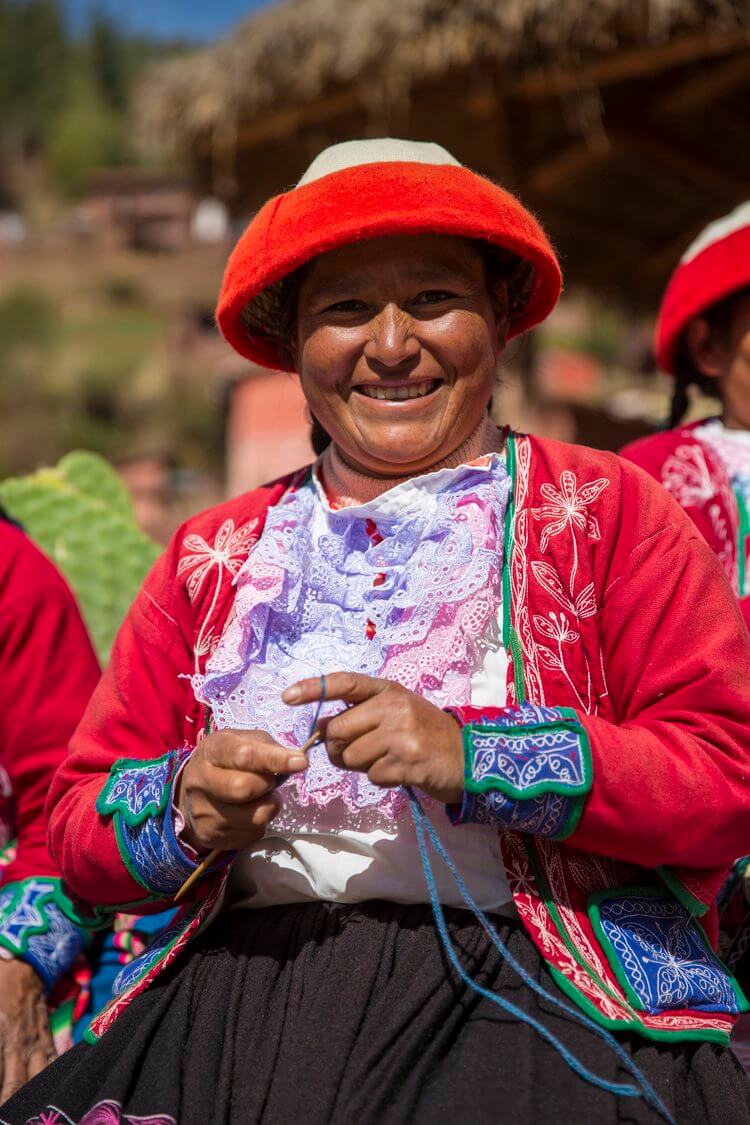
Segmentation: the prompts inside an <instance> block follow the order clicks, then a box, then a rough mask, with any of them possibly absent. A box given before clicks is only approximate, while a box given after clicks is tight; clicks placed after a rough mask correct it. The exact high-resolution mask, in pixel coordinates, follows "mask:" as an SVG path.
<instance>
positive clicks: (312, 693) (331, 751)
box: [282, 672, 464, 804]
mask: <svg viewBox="0 0 750 1125" xmlns="http://www.w3.org/2000/svg"><path fill="white" fill-rule="evenodd" d="M321 690H322V682H321V679H320V677H316V678H315V679H313V680H300V682H299V683H297V684H292V685H291V687H288V688H287V690H286V691H285V692H284V694H283V696H282V698H283V700H284V702H285V703H290V704H292V705H293V706H297V705H299V704H301V703H314V702H316V701H317V700H319V699H320V698H321ZM325 698H326V700H327V701H329V700H331V699H340V700H343V701H344V702H345V703H350V704H353V706H351V707H350V708H349V710H347V711H343V712H342V713H341V714H340V715H336V717H335V718H333V719H328V720H324V721H322V722H321V724H320V726H321V729H322V731H323V734H324V737H325V743H326V749H327V750H328V755H329V757H330V759H331V761H332V762H333V763H334V765H337V766H340V767H341V768H342V769H348V770H359V771H360V772H362V773H366V774H367V776H368V777H369V779H370V781H371V782H372V783H373V784H374V785H381V786H383V787H391V786H396V785H414V786H416V787H417V788H419V789H421V790H422V791H423V792H425V793H427V794H429V796H431V797H434V798H435V799H436V800H438V801H444V802H445V803H446V804H457V803H458V802H460V801H461V799H462V796H463V791H464V785H463V770H464V763H463V746H462V740H461V728H460V727H459V725H458V723H457V722H456V720H455V719H454V718H452V717H451V716H450V715H448V714H447V713H446V712H445V711H441V710H440V708H439V707H436V706H435V705H434V704H433V703H428V702H427V700H426V699H422V698H421V697H420V696H418V695H415V694H414V692H412V691H407V689H406V688H404V687H401V685H400V684H395V683H392V682H391V681H390V680H376V679H374V678H373V677H372V676H360V675H357V674H356V673H354V672H334V673H333V675H330V676H326V692H325Z"/></svg>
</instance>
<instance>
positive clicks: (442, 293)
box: [414, 289, 455, 305]
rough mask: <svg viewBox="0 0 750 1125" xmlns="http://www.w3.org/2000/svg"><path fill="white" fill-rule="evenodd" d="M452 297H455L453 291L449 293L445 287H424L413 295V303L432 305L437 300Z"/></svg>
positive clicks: (445, 299) (448, 299) (446, 299)
mask: <svg viewBox="0 0 750 1125" xmlns="http://www.w3.org/2000/svg"><path fill="white" fill-rule="evenodd" d="M452 297H455V293H449V292H448V290H447V289H425V291H424V292H423V293H420V294H418V296H417V297H415V299H414V304H415V305H433V304H436V303H437V302H438V301H450V299H451V298H452Z"/></svg>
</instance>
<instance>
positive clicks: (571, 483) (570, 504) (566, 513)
mask: <svg viewBox="0 0 750 1125" xmlns="http://www.w3.org/2000/svg"><path fill="white" fill-rule="evenodd" d="M608 484H609V481H608V480H606V479H605V478H604V477H599V479H598V480H594V481H591V483H590V484H583V485H581V487H580V488H579V487H578V482H577V481H576V476H575V473H572V472H571V471H570V470H569V469H566V470H565V472H563V473H562V474H561V475H560V489H559V491H558V490H557V489H556V488H555V487H554V485H552V484H543V485H541V487H540V489H539V491H540V493H541V494H542V496H543V497H544V499H545V500H546V501H547V503H546V504H543V505H542V506H541V507H540V508H532V509H531V514H532V516H533V517H534V519H535V520H542V521H544V522H545V523H546V525H547V526H546V527H545V528H544V530H543V531H542V538H541V543H540V547H541V549H542V551H546V550H547V545H548V544H549V541H550V539H551V538H552V537H553V535H560V534H561V532H563V531H565V529H566V527H570V528H571V529H572V528H573V527H577V528H578V529H579V530H580V531H583V532H585V534H586V535H587V537H588V538H589V539H601V532H600V530H599V523H598V521H597V519H596V518H595V517H594V516H592V515H591V513H590V512H588V511H587V510H586V509H587V508H588V507H589V506H590V505H591V504H593V502H594V501H595V500H596V499H597V497H598V496H600V495H601V493H602V492H603V491H604V489H605V488H606V487H607V485H608Z"/></svg>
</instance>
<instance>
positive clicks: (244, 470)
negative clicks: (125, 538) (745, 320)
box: [0, 0, 750, 542]
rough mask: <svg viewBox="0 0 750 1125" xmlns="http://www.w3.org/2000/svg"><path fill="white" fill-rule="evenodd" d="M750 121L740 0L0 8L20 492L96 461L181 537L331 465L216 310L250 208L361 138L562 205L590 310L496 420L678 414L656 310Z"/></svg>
mask: <svg viewBox="0 0 750 1125" xmlns="http://www.w3.org/2000/svg"><path fill="white" fill-rule="evenodd" d="M748 120H750V5H749V4H748V3H747V2H746V0H736V2H735V0H398V2H397V3H396V2H393V0H346V2H343V0H277V2H275V3H273V2H265V3H264V2H262V0H256V3H252V2H250V0H244V2H242V0H211V3H201V4H198V3H194V2H192V0H183V2H178V0H174V2H173V3H161V2H159V0H99V2H98V3H89V2H88V0H68V2H67V3H66V2H64V0H0V479H2V478H4V477H8V476H15V475H18V474H25V473H28V472H30V471H33V470H35V469H37V468H38V467H39V466H40V465H51V464H54V463H55V462H56V461H57V460H58V459H59V458H60V457H61V456H62V455H63V454H65V453H66V452H68V451H70V450H73V449H86V450H91V451H94V452H97V453H100V454H102V455H104V456H105V457H106V458H107V460H108V461H110V462H111V463H112V464H113V465H114V466H115V467H116V469H117V470H118V472H119V473H120V474H121V476H122V478H123V480H124V481H125V483H126V485H127V487H128V488H129V490H130V492H131V494H132V496H133V498H134V501H135V504H136V512H137V516H138V520H139V522H140V524H141V526H142V527H143V529H144V530H145V531H147V532H148V534H149V535H151V536H153V537H154V538H155V539H157V540H158V541H159V542H164V541H165V540H166V539H167V538H168V536H169V535H170V533H171V532H172V531H173V530H174V528H175V526H176V525H177V524H178V523H179V522H180V521H181V520H182V519H184V518H185V517H186V516H187V515H189V514H190V513H192V512H194V511H197V510H198V509H199V508H202V507H206V506H208V505H210V504H212V503H215V502H216V501H218V500H220V499H222V498H223V497H225V496H227V495H231V494H235V493H237V492H240V491H242V490H244V489H246V488H250V487H253V486H254V485H257V484H258V483H260V482H261V481H263V480H267V479H269V478H271V477H274V476H276V475H278V474H279V473H282V472H285V471H287V470H289V469H291V468H293V467H295V466H297V465H299V464H301V463H303V462H304V461H305V460H307V459H308V458H309V457H310V450H309V445H308V437H307V433H308V422H307V418H306V416H305V410H304V405H303V403H302V400H301V397H300V394H299V392H298V390H297V387H296V384H295V381H294V378H293V377H292V376H289V375H282V374H278V373H270V372H267V371H264V370H261V369H257V368H253V367H252V366H251V365H250V364H248V363H247V362H245V361H242V360H240V359H239V358H238V357H236V356H235V355H234V354H233V353H232V352H231V350H230V349H229V348H228V347H227V346H226V345H225V344H224V343H223V342H222V340H221V338H220V337H219V335H218V333H217V331H216V329H215V326H214V321H213V307H214V302H215V298H216V294H217V290H218V286H219V282H220V278H221V273H222V268H223V264H224V262H225V260H226V257H227V254H228V252H229V250H230V249H231V247H232V245H233V243H234V241H235V240H236V238H237V237H238V235H239V233H240V232H241V230H242V229H243V227H244V225H245V224H246V222H247V220H248V219H249V218H250V217H251V216H252V214H253V212H254V211H255V210H256V209H257V208H258V207H259V206H260V204H261V203H262V202H263V201H264V200H265V199H266V198H267V197H268V196H269V195H271V194H273V193H276V192H278V191H281V190H284V189H285V188H287V187H289V186H291V185H292V184H293V183H294V182H295V180H296V179H297V178H298V176H299V175H300V174H301V172H302V171H303V170H304V168H305V167H306V165H307V164H308V163H309V161H310V160H311V158H312V157H313V156H314V155H315V154H316V153H317V152H318V151H319V150H320V149H321V148H322V147H324V146H325V145H327V144H330V143H333V142H334V141H338V140H346V139H349V138H352V137H361V136H382V135H392V136H400V137H411V138H415V139H420V140H435V141H438V142H440V143H442V144H444V145H445V146H446V147H448V148H449V149H450V150H451V151H452V152H453V153H454V154H455V155H456V156H457V157H458V158H459V159H460V160H461V161H463V162H465V163H467V164H470V165H471V166H472V167H474V168H476V169H477V170H478V171H480V172H483V173H485V174H487V175H489V176H491V177H493V178H495V179H498V180H500V181H502V182H503V183H504V184H505V185H506V186H508V187H509V188H511V189H512V190H513V191H516V192H517V193H519V194H520V195H521V197H522V198H523V200H524V202H525V203H526V204H527V205H529V206H530V207H531V208H532V209H533V210H535V211H536V212H537V213H538V214H539V216H540V217H541V218H542V220H543V222H544V223H545V225H546V227H547V229H548V231H549V233H550V234H551V237H552V239H553V241H554V242H555V244H556V246H557V248H558V250H559V252H560V255H561V258H562V262H563V267H564V271H565V274H566V284H567V287H566V295H565V297H564V299H563V301H562V303H561V305H560V307H559V309H558V311H557V312H556V313H555V314H554V315H553V317H552V318H551V319H550V320H549V322H548V323H547V324H546V325H545V326H544V328H543V329H540V330H538V331H537V332H536V333H534V334H533V335H531V336H529V337H527V338H526V339H525V340H524V341H523V343H521V344H513V345H511V347H510V348H509V349H508V352H507V353H506V357H505V363H504V365H503V370H502V373H501V374H502V382H501V385H500V387H499V390H498V395H497V401H496V415H497V417H498V419H502V420H503V421H510V422H512V423H513V424H514V425H516V426H519V427H521V428H526V429H532V430H534V431H536V432H538V433H543V434H548V435H551V436H554V437H559V438H563V439H567V440H574V441H581V442H584V443H587V444H592V445H596V446H600V447H603V448H609V449H617V448H619V446H621V445H622V444H623V443H624V442H625V441H628V440H630V439H632V438H633V437H636V436H639V435H640V434H644V433H647V432H649V431H652V430H654V429H656V428H658V427H659V426H660V425H662V424H663V420H664V418H665V416H666V413H667V407H668V399H669V393H670V387H669V382H668V380H667V379H666V378H665V377H664V376H662V375H660V373H659V372H658V371H656V370H655V368H654V363H653V358H652V351H651V332H652V324H653V318H654V314H655V309H656V305H657V302H658V299H659V295H660V292H661V290H662V288H663V286H664V284H665V282H666V279H667V277H668V275H669V273H670V271H671V269H672V268H673V266H674V265H675V263H676V261H677V258H678V257H679V255H680V253H681V252H682V250H683V249H684V248H685V247H686V245H687V244H688V243H689V241H690V240H691V239H692V238H693V237H694V236H695V234H696V233H697V232H698V231H699V230H700V229H701V228H702V227H703V226H704V225H705V224H706V223H707V222H708V221H709V220H710V219H712V218H714V217H717V216H719V215H722V214H724V213H726V212H727V211H729V210H730V209H731V208H732V207H734V206H736V205H737V204H738V203H740V202H742V201H743V200H745V199H746V198H748V197H750V145H749V144H748ZM711 410H712V405H711V403H710V402H709V401H701V400H698V401H696V402H695V403H694V405H693V412H694V414H695V415H696V416H698V415H700V414H701V413H702V414H708V413H710V412H711Z"/></svg>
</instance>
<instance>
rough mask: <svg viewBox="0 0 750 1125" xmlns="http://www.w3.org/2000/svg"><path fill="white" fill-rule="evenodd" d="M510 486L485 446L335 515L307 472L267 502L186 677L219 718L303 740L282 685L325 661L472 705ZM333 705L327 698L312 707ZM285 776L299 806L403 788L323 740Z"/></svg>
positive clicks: (306, 720)
mask: <svg viewBox="0 0 750 1125" xmlns="http://www.w3.org/2000/svg"><path fill="white" fill-rule="evenodd" d="M509 492H510V479H509V477H508V474H507V472H506V469H505V465H504V463H503V461H502V459H501V458H500V457H498V456H496V455H495V456H492V457H491V458H490V459H489V460H488V462H487V463H486V464H485V465H484V466H462V467H459V468H457V469H447V470H441V471H440V472H437V473H432V474H429V475H427V476H424V477H420V478H417V479H416V480H414V481H410V482H407V483H406V484H404V485H398V486H397V487H396V488H394V489H391V490H390V491H389V492H388V493H386V494H385V495H384V496H383V497H381V498H379V499H378V500H375V501H371V502H370V503H368V504H363V505H358V506H356V507H350V508H344V509H341V510H339V511H333V510H331V509H330V508H329V506H328V504H327V502H326V501H325V499H324V497H323V494H322V491H321V489H320V486H319V485H318V483H317V482H316V481H315V480H314V479H312V478H311V479H309V480H308V481H307V482H306V483H305V484H304V485H303V486H302V487H301V488H299V489H298V490H297V491H294V492H288V493H287V494H286V495H285V496H284V497H282V499H281V500H280V502H279V503H278V504H277V505H276V506H275V507H274V508H272V509H271V510H270V511H269V512H268V515H267V518H266V523H265V527H264V530H263V534H262V535H261V538H260V540H259V541H258V543H257V544H256V546H255V547H254V548H253V549H252V550H251V552H250V554H249V556H248V558H247V561H246V562H245V564H244V565H243V566H242V568H241V569H240V571H239V573H238V574H237V577H236V580H235V582H236V586H237V594H236V598H235V603H234V607H233V610H232V614H231V616H230V620H229V622H228V624H227V627H226V629H225V631H224V634H223V636H222V638H221V640H220V643H219V645H218V647H217V649H216V650H215V652H214V653H213V655H212V656H211V657H210V659H209V661H208V664H207V667H206V673H205V676H204V677H196V678H195V680H194V688H195V691H196V695H197V697H198V698H199V699H200V700H201V701H203V702H205V703H207V704H209V705H210V706H211V708H212V710H213V715H214V719H215V722H216V724H217V726H218V727H220V728H226V727H234V728H240V729H254V728H260V729H263V730H266V731H268V732H269V733H271V734H272V735H273V737H274V738H275V739H276V740H277V741H278V742H280V743H282V744H284V745H288V746H301V745H302V743H303V742H304V741H305V739H306V738H307V737H308V733H309V730H310V724H311V722H312V718H313V714H314V708H313V707H312V706H310V707H298V708H292V707H287V706H285V705H284V704H283V703H282V702H281V698H280V697H281V692H282V691H283V689H284V688H285V687H287V686H288V685H289V684H292V683H294V682H295V681H296V680H299V679H303V678H305V677H308V676H319V675H321V673H325V674H330V673H331V672H335V671H355V672H361V673H365V674H367V675H370V676H380V677H384V678H387V679H391V680H394V681H396V682H398V683H401V684H403V685H404V687H407V688H409V689H410V690H411V691H414V692H416V693H417V694H419V695H422V696H424V697H425V698H427V699H429V700H431V702H433V703H435V704H436V705H437V706H440V707H443V706H447V705H449V704H452V705H454V706H458V705H461V704H464V703H469V702H470V695H471V677H472V675H473V673H474V672H475V671H476V670H477V668H478V667H479V665H480V664H481V660H482V653H483V646H482V641H483V638H484V637H485V636H486V635H487V634H489V633H491V632H492V631H493V626H494V625H495V622H496V619H497V612H498V606H499V604H500V600H501V573H502V561H503V531H504V521H505V511H506V507H507V503H508V496H509ZM340 710H341V704H340V703H332V704H329V705H326V706H324V708H323V712H322V713H323V715H324V716H330V715H333V714H336V713H337V712H338V711H340ZM289 786H292V787H294V788H295V790H296V792H295V797H296V799H297V801H298V802H299V803H300V804H302V805H309V804H316V805H326V804H328V803H329V802H330V801H332V800H335V799H337V798H340V799H342V800H343V801H344V803H345V804H346V806H347V808H348V809H349V810H350V811H352V812H353V811H357V810H362V809H366V808H369V807H372V806H378V808H380V809H382V810H383V811H384V812H385V813H386V814H387V815H394V814H395V813H396V812H398V811H399V809H400V808H401V807H402V806H403V805H404V797H403V795H402V794H401V792H400V790H383V789H379V788H377V787H376V786H373V785H372V784H371V783H370V782H369V780H368V778H367V777H366V775H363V774H357V773H351V772H349V771H346V770H339V769H337V768H336V767H334V766H332V765H331V763H330V761H329V759H328V756H327V754H326V753H325V750H324V749H323V748H322V747H318V748H316V749H314V750H313V752H312V753H311V755H310V767H309V769H308V770H306V771H305V773H304V774H299V775H295V776H294V778H293V779H290V781H289V782H287V783H285V787H284V788H285V789H286V788H287V787H289ZM290 795H291V794H290Z"/></svg>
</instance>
